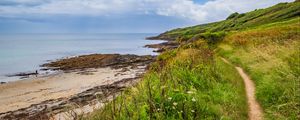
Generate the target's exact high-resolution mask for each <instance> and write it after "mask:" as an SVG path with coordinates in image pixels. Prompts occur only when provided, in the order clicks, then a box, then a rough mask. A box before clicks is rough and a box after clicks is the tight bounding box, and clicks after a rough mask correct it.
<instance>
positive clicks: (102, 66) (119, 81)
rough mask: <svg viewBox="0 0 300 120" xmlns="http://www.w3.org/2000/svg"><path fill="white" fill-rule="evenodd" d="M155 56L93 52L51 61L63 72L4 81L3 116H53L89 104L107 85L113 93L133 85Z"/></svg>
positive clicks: (0, 103) (0, 92) (0, 100)
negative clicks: (75, 106)
mask: <svg viewBox="0 0 300 120" xmlns="http://www.w3.org/2000/svg"><path fill="white" fill-rule="evenodd" d="M154 59H155V57H154V56H137V55H119V54H91V55H83V56H78V57H74V58H68V59H61V60H58V61H53V62H50V63H47V64H45V66H47V67H49V69H50V68H53V67H52V66H56V65H59V68H57V67H55V69H53V70H62V71H63V72H59V73H57V74H55V75H49V76H38V77H35V78H30V79H26V80H20V81H15V82H8V83H6V84H0V119H18V118H25V119H34V118H37V117H39V118H40V117H42V118H43V119H50V118H51V117H52V116H54V115H56V114H58V113H61V112H64V110H65V109H66V108H67V107H70V106H71V105H74V104H81V105H82V106H84V105H88V104H87V103H90V102H91V101H94V100H95V99H96V96H97V95H96V94H100V93H102V94H103V90H105V89H106V88H105V87H107V86H109V88H108V89H109V90H110V91H111V92H112V93H108V94H109V95H113V94H116V93H118V92H120V91H121V90H122V89H124V88H126V87H128V86H132V85H133V83H136V81H138V79H139V78H140V77H141V76H142V75H143V74H144V73H145V72H146V70H147V69H148V65H149V64H150V63H151V62H152V61H154ZM74 63H76V64H74ZM90 97H91V98H90ZM106 97H108V96H107V95H106ZM74 100H75V102H74ZM59 119H61V118H59Z"/></svg>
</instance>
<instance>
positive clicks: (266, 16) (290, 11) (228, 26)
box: [161, 1, 300, 41]
mask: <svg viewBox="0 0 300 120" xmlns="http://www.w3.org/2000/svg"><path fill="white" fill-rule="evenodd" d="M299 14H300V2H299V1H298V2H292V3H279V4H277V5H275V6H272V7H269V8H265V9H258V10H255V11H251V12H248V13H242V14H237V13H233V14H231V15H230V16H229V17H228V18H227V19H226V20H223V21H219V22H214V23H209V24H202V25H196V26H192V27H186V28H178V29H174V30H171V31H168V32H165V33H163V34H161V36H164V37H166V38H170V39H176V38H181V39H180V41H184V40H185V41H186V40H189V39H190V38H192V37H194V36H195V35H197V34H202V33H207V32H222V31H237V30H245V29H251V28H255V27H257V26H261V25H265V24H269V23H273V22H280V21H285V20H288V19H291V18H295V17H297V16H299Z"/></svg>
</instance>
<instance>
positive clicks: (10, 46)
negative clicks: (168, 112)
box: [0, 33, 161, 82]
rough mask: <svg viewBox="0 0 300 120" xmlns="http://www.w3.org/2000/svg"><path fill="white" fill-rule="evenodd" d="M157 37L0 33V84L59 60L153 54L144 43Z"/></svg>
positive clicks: (145, 35)
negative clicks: (89, 55)
mask: <svg viewBox="0 0 300 120" xmlns="http://www.w3.org/2000/svg"><path fill="white" fill-rule="evenodd" d="M154 35H156V34H140V33H138V34H0V82H7V81H13V80H17V79H16V78H8V77H6V75H9V74H13V73H19V72H28V71H35V70H38V69H40V67H39V65H41V64H43V63H45V62H47V61H49V60H55V59H60V58H62V57H69V56H76V55H83V54H92V53H120V54H137V55H153V54H155V53H153V52H152V51H153V49H149V48H144V47H143V46H144V45H145V44H152V43H159V42H161V41H153V40H145V37H148V36H154Z"/></svg>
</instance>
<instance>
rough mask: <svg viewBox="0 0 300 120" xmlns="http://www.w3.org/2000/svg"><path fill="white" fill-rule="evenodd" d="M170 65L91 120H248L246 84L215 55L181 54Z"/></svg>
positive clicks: (204, 52) (192, 50)
mask: <svg viewBox="0 0 300 120" xmlns="http://www.w3.org/2000/svg"><path fill="white" fill-rule="evenodd" d="M170 54H172V52H170ZM161 56H167V55H166V54H163V55H161ZM165 61H168V62H167V63H166V64H165V65H164V67H162V68H161V69H160V71H156V70H157V68H156V67H157V66H156V67H155V70H152V71H150V72H149V73H147V74H146V75H145V77H144V79H143V81H141V82H140V83H139V84H138V85H137V86H136V87H134V88H131V89H129V90H127V91H126V92H124V93H123V94H122V95H121V96H119V97H118V98H117V99H116V100H115V101H114V102H111V103H109V104H108V105H106V106H105V107H104V108H103V109H102V110H99V111H97V112H95V113H94V114H93V115H92V116H89V117H88V118H87V119H99V120H104V119H105V120H106V119H151V118H152V119H160V120H165V119H169V120H173V119H174V120H175V119H186V120H187V119H239V120H246V119H247V102H246V97H245V91H244V86H243V82H242V79H241V78H240V76H239V75H238V74H237V73H236V71H235V69H234V67H233V66H230V65H228V64H226V63H224V62H223V61H221V60H220V59H219V58H217V57H215V56H214V54H213V53H212V52H211V50H209V49H208V48H205V47H203V48H202V49H195V48H186V49H180V50H177V52H176V55H175V56H174V57H172V58H169V59H168V60H165ZM157 64H158V63H157ZM154 66H155V65H154Z"/></svg>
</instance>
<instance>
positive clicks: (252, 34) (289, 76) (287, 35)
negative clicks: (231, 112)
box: [219, 18, 300, 120]
mask: <svg viewBox="0 0 300 120" xmlns="http://www.w3.org/2000/svg"><path fill="white" fill-rule="evenodd" d="M299 21H300V19H299V18H296V19H292V20H289V21H286V22H278V23H272V24H270V25H264V26H261V27H259V28H257V29H251V30H246V31H243V32H235V33H232V34H230V35H228V36H226V38H225V40H224V42H223V43H222V44H220V45H219V48H220V51H219V53H220V54H221V55H222V56H225V57H226V58H228V59H229V60H230V61H232V62H234V63H236V64H238V65H241V66H242V67H243V68H245V69H246V70H247V72H248V73H249V74H250V76H251V77H252V79H253V80H254V81H255V83H256V87H257V89H256V96H257V99H258V101H259V102H260V103H261V105H262V107H263V109H264V112H265V118H267V119H292V120H293V119H300V96H299V94H300V91H299V88H300V80H299V75H300V74H299V68H300V65H299V64H300V58H299V56H300V53H299V51H300V47H299V46H300V34H299V30H300V22H299Z"/></svg>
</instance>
